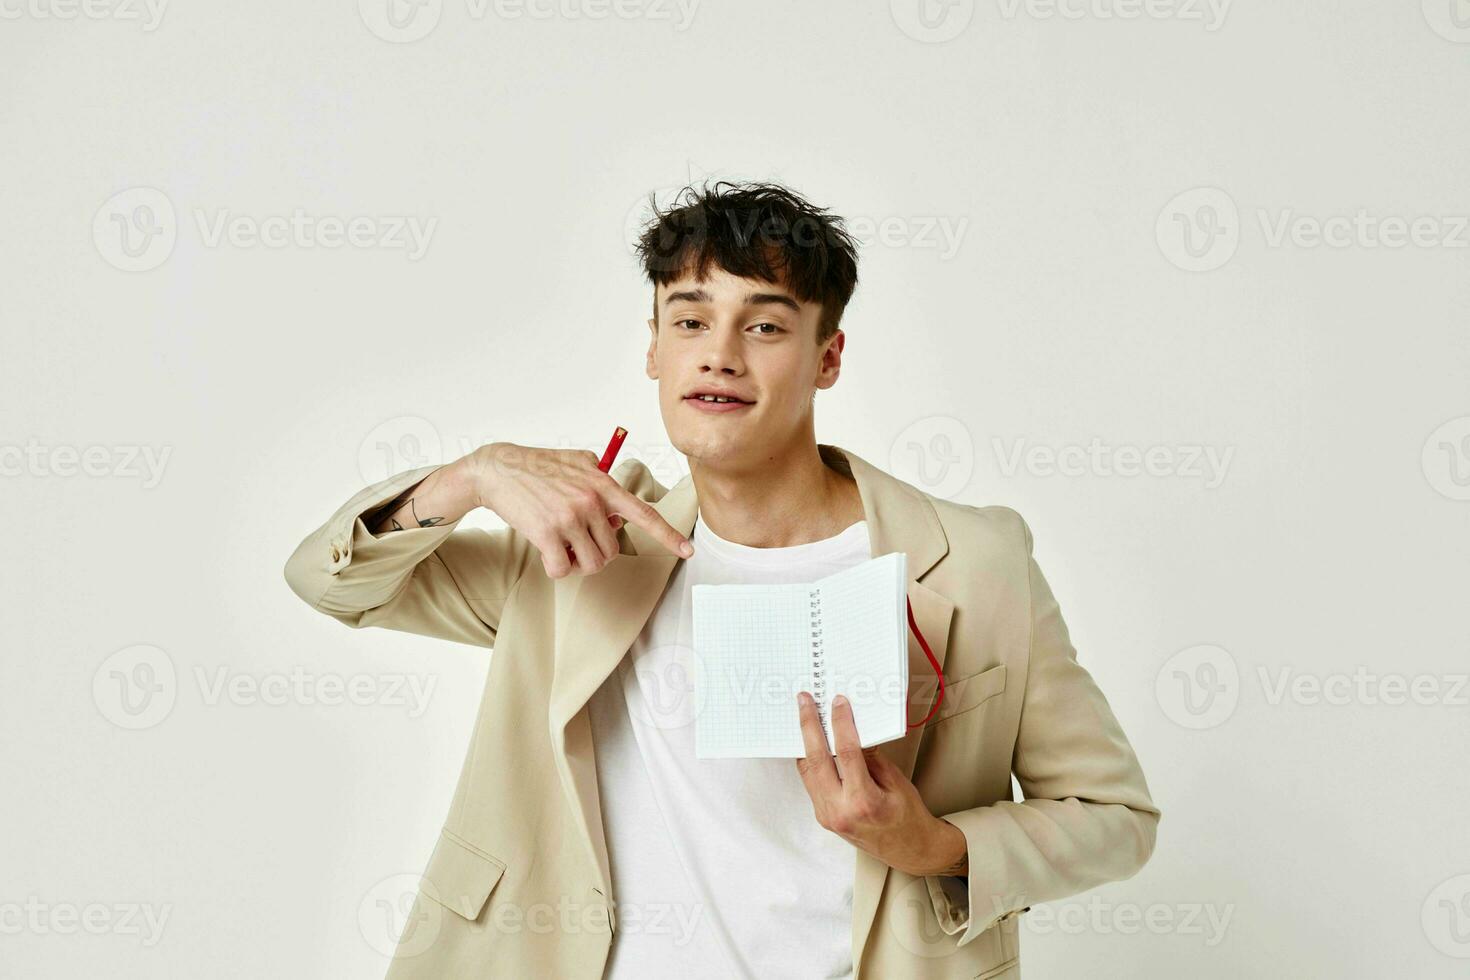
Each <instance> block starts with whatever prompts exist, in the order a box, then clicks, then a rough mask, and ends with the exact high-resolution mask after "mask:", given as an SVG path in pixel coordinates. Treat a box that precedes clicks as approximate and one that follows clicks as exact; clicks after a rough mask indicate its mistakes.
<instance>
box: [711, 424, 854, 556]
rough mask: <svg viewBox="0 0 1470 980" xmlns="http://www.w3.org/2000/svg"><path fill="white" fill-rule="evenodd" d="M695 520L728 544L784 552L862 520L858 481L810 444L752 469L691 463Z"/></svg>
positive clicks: (812, 443) (825, 536) (838, 531)
mask: <svg viewBox="0 0 1470 980" xmlns="http://www.w3.org/2000/svg"><path fill="white" fill-rule="evenodd" d="M690 476H691V477H692V479H693V481H694V492H695V495H696V496H697V497H698V498H699V520H700V521H702V522H703V523H704V524H705V525H706V526H707V527H708V528H709V529H710V530H711V531H713V532H714V533H715V534H716V535H718V536H719V537H722V538H724V539H725V540H726V541H733V542H735V543H736V544H743V545H747V546H749V547H752V548H788V547H791V546H793V545H798V544H807V543H809V542H812V541H820V540H822V539H824V538H830V537H833V536H834V535H837V534H839V533H841V532H842V531H843V530H844V529H846V528H848V527H851V526H852V525H853V524H856V523H857V522H858V521H860V520H862V519H863V517H864V514H863V501H862V497H861V495H860V494H859V493H858V488H857V483H856V482H854V481H853V480H852V479H851V478H850V477H847V476H844V475H843V474H841V473H838V472H837V471H836V470H834V469H832V468H831V467H829V466H828V465H827V464H826V463H824V462H823V461H822V457H821V454H820V453H819V452H818V451H817V446H816V443H814V442H809V443H806V444H805V445H803V446H802V447H801V448H800V449H798V450H795V451H793V452H792V453H791V454H789V455H786V456H778V457H773V458H770V459H766V460H763V461H762V462H761V465H760V466H758V467H756V468H753V469H744V470H735V471H732V470H729V469H723V468H719V467H715V466H708V465H703V464H700V463H699V462H698V461H697V460H691V462H690Z"/></svg>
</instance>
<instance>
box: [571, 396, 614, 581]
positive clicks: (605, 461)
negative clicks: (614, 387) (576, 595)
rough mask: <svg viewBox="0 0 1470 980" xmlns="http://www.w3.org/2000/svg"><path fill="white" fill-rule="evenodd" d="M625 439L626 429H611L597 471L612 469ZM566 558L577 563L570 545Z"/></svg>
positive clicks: (575, 554)
mask: <svg viewBox="0 0 1470 980" xmlns="http://www.w3.org/2000/svg"><path fill="white" fill-rule="evenodd" d="M626 438H628V430H627V429H625V428H623V427H622V426H621V425H620V426H618V427H617V428H615V429H613V434H612V438H611V439H609V440H608V441H607V448H606V449H604V450H603V451H602V459H601V460H599V461H598V463H597V468H598V469H599V470H602V472H604V473H606V472H608V471H609V470H611V469H612V464H613V460H615V459H617V458H618V450H620V449H622V448H623V440H624V439H626ZM567 557H568V558H570V559H571V560H572V564H573V565H575V564H576V563H577V553H576V552H575V551H573V550H572V546H571V545H567Z"/></svg>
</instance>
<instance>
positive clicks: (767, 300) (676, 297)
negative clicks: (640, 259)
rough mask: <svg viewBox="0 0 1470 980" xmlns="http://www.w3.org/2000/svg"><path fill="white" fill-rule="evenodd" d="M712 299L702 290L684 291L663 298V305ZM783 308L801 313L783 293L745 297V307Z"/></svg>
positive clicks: (797, 304) (702, 301)
mask: <svg viewBox="0 0 1470 980" xmlns="http://www.w3.org/2000/svg"><path fill="white" fill-rule="evenodd" d="M712 299H713V297H711V296H710V294H709V293H708V292H706V291H705V290H703V289H684V290H680V291H679V292H677V293H669V294H668V295H667V296H665V297H664V305H665V306H668V305H670V304H672V303H708V302H710V301H711V300H712ZM773 304H774V305H776V306H785V307H787V308H788V309H790V310H791V312H793V313H800V312H801V304H800V303H798V302H797V301H796V300H794V299H792V298H791V297H790V296H787V295H786V294H785V293H750V294H749V295H747V296H746V297H745V305H746V306H770V305H773Z"/></svg>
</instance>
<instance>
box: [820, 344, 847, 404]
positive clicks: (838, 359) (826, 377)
mask: <svg viewBox="0 0 1470 980" xmlns="http://www.w3.org/2000/svg"><path fill="white" fill-rule="evenodd" d="M845 343H847V335H846V334H844V333H843V332H842V331H841V330H838V331H837V332H836V333H835V334H833V335H832V336H831V337H829V338H828V339H827V346H826V347H825V348H824V349H823V350H822V359H821V361H820V362H819V363H818V365H817V378H816V387H817V388H821V389H823V390H825V389H827V388H830V387H832V386H833V385H835V384H836V383H837V376H838V375H839V374H840V373H841V372H842V345H843V344H845ZM812 397H814V398H815V397H816V391H813V392H812Z"/></svg>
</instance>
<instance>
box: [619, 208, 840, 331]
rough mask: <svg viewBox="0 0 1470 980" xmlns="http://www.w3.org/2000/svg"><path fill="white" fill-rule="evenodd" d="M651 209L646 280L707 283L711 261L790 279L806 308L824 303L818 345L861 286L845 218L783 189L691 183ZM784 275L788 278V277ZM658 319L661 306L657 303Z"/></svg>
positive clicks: (744, 274) (643, 239)
mask: <svg viewBox="0 0 1470 980" xmlns="http://www.w3.org/2000/svg"><path fill="white" fill-rule="evenodd" d="M648 203H649V208H650V210H651V211H652V212H653V217H652V218H651V219H650V221H649V223H648V225H647V227H645V229H644V230H643V232H642V234H641V235H640V236H639V239H638V243H637V252H638V257H639V260H640V261H641V262H642V264H643V271H644V273H645V274H646V275H647V276H648V281H649V282H650V283H652V284H653V285H654V286H655V289H654V295H655V297H657V294H658V290H657V287H658V286H660V285H662V286H667V285H669V284H670V283H672V282H675V281H677V280H678V279H679V278H680V277H681V276H683V275H684V274H686V273H689V272H691V271H692V274H693V276H694V278H695V279H704V278H705V276H706V275H707V273H708V270H709V266H710V264H711V263H714V264H715V265H716V266H718V267H719V268H721V269H724V270H725V271H726V272H728V273H730V274H731V275H733V276H739V277H740V278H742V279H764V280H766V281H768V282H778V283H779V282H783V281H784V282H785V283H786V287H787V288H788V289H790V290H791V292H792V293H793V294H794V295H795V296H796V298H797V299H799V300H801V301H802V302H804V303H820V304H821V305H822V314H821V319H820V320H819V322H818V324H817V343H818V344H823V343H826V342H827V341H828V340H829V339H831V337H832V335H833V334H835V333H836V332H837V325H838V323H839V322H840V321H841V320H842V311H843V310H844V309H845V308H846V307H847V303H848V300H850V299H852V293H853V290H854V289H855V288H857V248H856V242H855V240H854V239H853V237H852V236H851V235H850V234H849V233H848V232H847V230H846V228H844V227H843V219H842V218H840V217H837V216H836V215H831V214H828V213H827V211H826V209H825V208H819V207H817V206H815V205H813V204H811V203H810V202H808V201H806V200H804V199H803V198H802V197H801V196H800V195H798V194H796V193H795V192H794V191H791V190H788V189H787V188H785V187H782V186H780V185H778V184H771V183H763V182H752V183H732V182H731V181H727V180H721V181H717V182H716V183H715V184H714V186H713V187H711V186H710V185H709V183H708V182H707V181H706V182H705V184H704V185H703V186H700V187H695V186H693V185H690V186H688V187H685V188H684V189H683V190H681V191H680V192H679V193H678V194H677V195H675V197H674V199H673V200H672V201H671V202H670V203H669V205H668V207H667V208H665V209H663V210H660V209H659V206H658V200H657V195H656V194H649V196H648ZM783 275H784V279H783ZM653 315H654V318H655V319H657V318H658V303H657V299H656V298H655V301H654V311H653Z"/></svg>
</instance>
